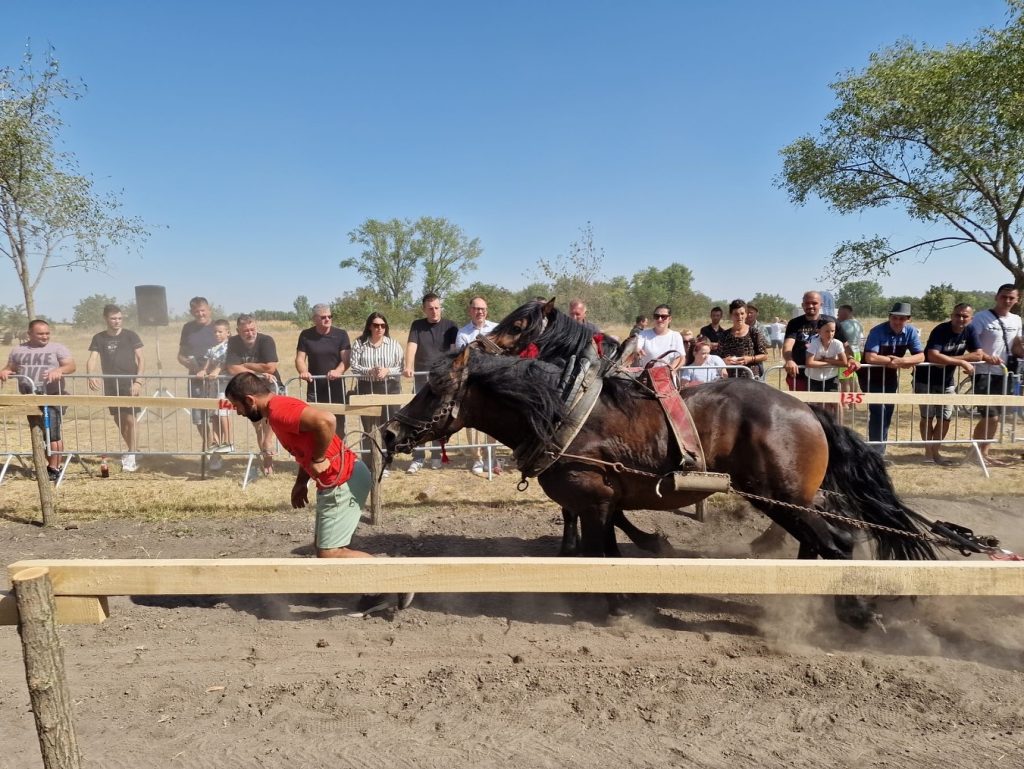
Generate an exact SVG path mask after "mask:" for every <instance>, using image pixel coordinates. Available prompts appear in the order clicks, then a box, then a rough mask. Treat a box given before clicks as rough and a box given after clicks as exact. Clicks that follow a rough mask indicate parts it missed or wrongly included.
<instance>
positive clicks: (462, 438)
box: [284, 371, 501, 478]
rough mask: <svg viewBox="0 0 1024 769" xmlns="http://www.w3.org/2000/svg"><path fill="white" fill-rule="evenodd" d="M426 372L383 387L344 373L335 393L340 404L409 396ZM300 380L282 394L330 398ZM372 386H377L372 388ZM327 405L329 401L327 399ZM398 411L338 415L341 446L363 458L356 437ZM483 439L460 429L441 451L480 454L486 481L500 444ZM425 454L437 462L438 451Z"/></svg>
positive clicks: (362, 443)
mask: <svg viewBox="0 0 1024 769" xmlns="http://www.w3.org/2000/svg"><path fill="white" fill-rule="evenodd" d="M427 373H428V372H426V371H415V372H413V378H412V379H407V378H404V377H403V378H395V379H392V380H387V381H388V382H389V384H387V385H385V384H382V383H379V382H373V383H370V387H366V386H365V384H366V380H360V379H359V377H357V376H355V375H353V374H345V375H344V376H342V377H339V379H340V380H341V381H342V383H343V384H342V385H341V386H340V387H339V388H337V391H338V392H340V393H342V394H343V397H342V399H341V401H340V403H345V402H347V401H348V398H349V397H351V396H352V395H354V394H356V393H358V394H360V395H373V394H378V395H395V394H399V393H402V392H403V391H404V392H408V393H410V395H414V394H415V393H416V382H417V380H419V381H423V379H425V377H426V375H427ZM326 379H327V377H325V376H311V377H310V380H312V381H313V382H317V381H320V382H324V381H326ZM304 381H305V380H303V379H302V378H300V377H293V378H291V379H289V380H287V381H286V382H285V383H284V390H285V393H286V394H287V395H291V396H292V397H293V398H299V399H307V400H308V399H309V397H310V395H311V394H312V395H313V396H314V397H315V396H316V394H317V391H319V392H320V393H324V392H326V394H327V395H328V396H330V394H331V391H330V389H329V388H324V387H317V388H313V387H310V386H308V385H307V387H305V388H303V387H302V384H303V382H304ZM361 382H363V383H364V386H363V387H360V383H361ZM374 385H377V386H376V387H375V386H374ZM312 402H316V401H312ZM327 402H331V401H330V400H329V399H328V401H327ZM398 408H399V407H398V406H385V407H383V412H382V413H381V416H380V417H379V418H378V417H356V416H352V415H344V416H339V418H338V423H339V429H342V426H343V429H344V433H343V436H344V439H345V443H346V444H347V445H348V446H349V448H351V449H352V450H353V451H356V452H358V453H359V454H361V455H362V456H363V458H364V459H365V456H366V454H367V452H368V451H370V445H369V441H368V440H367V439H366V438H362V439H361V440H360V437H361V436H359V435H358V434H359V433H361V432H364V431H365V432H369V429H370V426H371V425H372V424H381V423H383V422H385V421H387V419H389V418H390V416H391V415H392V414H393V413H394V412H396V411H398ZM474 436H475V438H476V439H475V440H474V439H473V438H474ZM487 438H488V436H486V435H484V434H483V433H482V432H480V431H478V430H472V431H467V430H462V431H460V432H458V433H456V434H455V435H453V436H452V437H451V438H450V439H449V440H448V441H446V443H445V450H446V451H448V452H452V453H456V454H459V455H463V456H471V457H475V456H476V454H477V451H479V452H481V455H482V457H485V458H486V459H485V461H484V474H485V475H486V476H487V477H488V478H492V477H493V475H494V472H495V470H497V472H501V465H500V464H499V463H498V462H497V461H496V460H495V452H496V451H497V449H498V448H499V447H500V446H501V444H500V443H498V442H497V441H494V440H486V439H487ZM425 451H426V452H427V453H430V455H431V456H430V458H431V460H432V461H433V460H434V459H435V458H436V459H437V460H440V452H439V451H438V449H436V448H434V449H431V448H430V447H426V448H425ZM435 452H436V453H437V457H435V456H434V453H435Z"/></svg>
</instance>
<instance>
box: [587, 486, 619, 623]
mask: <svg viewBox="0 0 1024 769" xmlns="http://www.w3.org/2000/svg"><path fill="white" fill-rule="evenodd" d="M613 516H614V513H610V511H609V510H608V507H607V505H605V504H599V505H596V506H594V507H592V508H590V509H589V510H588V511H586V512H585V513H584V514H581V515H580V524H581V528H582V531H581V536H580V553H579V554H580V555H582V556H589V557H593V558H617V557H619V546H618V544H617V543H616V542H615V527H614V526H613V525H612V519H613ZM605 598H606V599H607V600H608V614H609V615H610V616H612V617H628V616H629V615H630V613H631V612H630V610H629V606H628V604H629V596H628V595H626V594H624V593H609V594H608V595H606V596H605Z"/></svg>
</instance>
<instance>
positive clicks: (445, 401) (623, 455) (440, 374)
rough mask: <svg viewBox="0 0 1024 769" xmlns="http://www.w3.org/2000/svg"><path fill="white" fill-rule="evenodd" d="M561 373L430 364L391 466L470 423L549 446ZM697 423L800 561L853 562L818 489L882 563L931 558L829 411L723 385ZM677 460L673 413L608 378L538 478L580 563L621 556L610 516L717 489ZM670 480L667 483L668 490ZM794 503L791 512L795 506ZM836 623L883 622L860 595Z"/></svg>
mask: <svg viewBox="0 0 1024 769" xmlns="http://www.w3.org/2000/svg"><path fill="white" fill-rule="evenodd" d="M561 376H562V367H561V366H558V365H554V364H551V363H548V362H546V361H541V360H535V359H520V358H514V357H505V356H495V355H489V354H486V353H484V352H483V351H481V350H480V349H478V348H477V347H475V346H470V347H467V348H466V349H465V350H463V351H462V352H461V353H458V354H456V355H453V356H450V357H448V358H446V359H444V360H442V361H439V363H438V364H437V365H436V366H435V367H434V369H433V371H432V372H431V374H430V378H429V386H428V387H424V388H422V389H421V390H420V392H419V393H417V394H416V396H415V397H414V398H413V400H412V401H411V402H410V403H409V404H408V405H406V407H405V408H403V409H402V410H401V411H399V412H398V414H397V415H396V416H395V418H394V419H393V420H392V421H391V422H390V423H388V425H386V427H385V430H384V441H385V445H386V447H387V454H388V459H389V460H390V458H391V456H392V455H393V454H394V453H395V452H408V451H410V450H411V449H412V448H413V447H414V446H416V445H419V444H421V443H424V442H426V441H430V440H437V439H444V438H447V437H449V436H451V435H453V434H454V433H456V432H458V431H459V430H461V429H462V428H464V427H475V428H477V429H479V430H482V431H484V432H486V433H487V434H488V435H492V436H494V437H495V438H497V439H498V440H499V441H501V442H502V443H504V444H505V445H506V446H508V447H510V448H512V449H513V450H514V451H515V452H516V455H517V457H519V456H523V455H524V454H526V453H530V452H532V451H534V449H535V448H536V447H546V448H547V449H548V450H553V451H557V449H556V448H555V447H554V445H553V443H552V436H553V434H554V432H555V430H556V428H557V426H558V425H559V423H560V422H561V421H562V420H563V419H564V418H565V416H566V415H565V413H564V408H565V407H564V406H563V404H562V402H561V399H560V397H559V381H560V379H561ZM684 398H685V399H686V403H687V406H688V407H689V409H690V410H691V413H692V414H693V415H694V420H695V422H696V426H697V430H698V433H699V435H700V439H701V442H702V444H703V447H704V452H705V455H706V460H707V465H708V470H709V471H712V472H718V473H727V474H728V475H729V476H730V477H731V478H732V486H733V488H734V489H736V490H738V491H741V492H745V493H747V494H753V495H756V497H755V498H751V503H752V504H753V505H754V506H755V507H757V508H758V509H759V510H761V511H762V512H763V513H765V515H767V516H768V517H769V518H771V519H772V520H773V521H776V522H777V523H778V524H779V525H781V526H782V527H783V528H784V529H786V531H788V532H789V533H790V534H791V535H792V536H793V537H795V538H796V539H797V540H798V541H799V543H800V557H801V558H814V557H822V558H830V559H849V558H851V557H852V553H853V547H854V544H855V542H856V540H857V536H856V535H855V532H856V531H857V530H856V529H853V528H849V527H847V526H845V525H838V524H835V523H833V522H831V521H830V520H829V519H827V518H825V517H822V516H820V515H818V514H816V513H815V512H814V511H813V510H812V509H811V508H815V509H823V508H826V507H831V506H832V505H831V501H832V498H831V497H830V496H828V495H824V494H822V491H831V492H837V493H839V494H841V495H842V505H843V514H844V515H845V516H848V517H850V518H853V519H857V520H861V521H866V522H868V523H874V524H881V525H884V526H886V527H889V528H890V529H892V530H894V531H886V530H874V531H875V534H874V536H875V539H876V543H877V548H878V554H879V557H881V558H898V559H931V558H934V557H935V553H934V551H933V549H932V547H931V546H930V545H929V544H928V543H927V542H926V541H922V540H921V539H916V538H914V537H913V536H901V533H902V532H906V533H907V534H910V535H914V534H916V533H918V532H919V531H921V526H920V524H919V523H918V522H917V520H916V517H915V514H914V513H913V512H912V511H910V510H908V509H907V508H906V507H905V506H904V505H903V504H902V503H901V502H900V501H899V499H898V497H897V496H896V494H895V492H894V490H893V489H892V485H891V483H890V481H889V478H888V476H887V474H886V472H885V468H884V465H883V464H882V460H881V458H880V457H879V455H878V454H876V453H875V452H874V451H872V450H871V449H870V448H869V447H868V446H867V444H865V443H864V442H863V441H861V440H860V439H859V438H858V437H857V436H856V435H855V434H854V433H853V432H851V431H849V430H848V429H846V428H843V427H841V426H838V425H836V424H835V423H834V422H833V421H832V420H831V419H830V418H829V417H828V416H827V415H825V414H822V413H819V412H816V411H813V410H812V409H810V408H808V407H807V406H806V405H805V404H804V403H802V402H800V401H798V400H796V399H794V398H791V397H790V396H788V395H786V394H785V393H782V392H779V391H778V390H775V389H774V388H772V387H769V386H768V385H766V384H763V383H761V382H755V381H751V380H740V379H735V380H727V381H723V382H720V383H712V384H705V385H701V386H700V387H696V388H691V389H689V390H687V391H686V392H685V394H684ZM680 459H681V455H680V450H679V448H678V446H677V445H676V442H675V440H674V439H673V437H672V434H671V430H670V428H669V427H668V424H667V421H666V419H665V416H664V412H663V411H662V409H661V406H660V405H659V404H658V403H657V402H656V400H655V399H654V397H653V396H652V395H651V393H650V392H649V391H646V390H644V389H643V388H640V387H638V386H637V385H636V383H635V382H633V381H632V380H629V379H625V378H616V377H611V378H608V379H606V380H605V381H604V385H603V390H602V392H601V396H600V399H599V400H598V402H597V404H596V406H595V407H594V410H593V412H592V413H591V415H590V417H589V419H588V420H587V421H586V422H585V424H584V425H583V427H582V429H581V430H580V432H579V434H578V435H577V436H576V438H575V439H574V440H573V441H572V442H571V443H570V445H569V446H567V447H565V451H564V453H562V454H561V456H560V457H559V458H558V459H557V460H556V461H555V462H554V463H553V464H552V465H551V466H550V467H548V468H547V469H546V470H544V471H543V472H542V473H541V474H540V475H539V476H538V480H539V482H540V484H541V487H542V488H543V489H544V492H545V493H546V494H547V495H548V497H550V498H551V499H552V500H554V501H555V502H557V503H558V504H560V505H561V506H562V507H563V508H566V509H572V510H574V511H576V512H577V513H578V514H579V515H580V518H581V523H582V540H581V554H582V555H589V556H611V555H616V554H617V552H616V550H615V548H614V536H613V533H612V522H613V517H614V514H615V511H621V510H636V509H645V510H670V509H676V508H679V507H685V506H687V505H691V504H694V503H695V502H697V501H699V500H700V499H702V498H704V497H706V496H707V494H708V492H698V491H692V490H689V491H676V490H674V487H673V484H672V480H671V478H672V475H671V474H672V473H673V471H674V470H676V469H677V468H678V467H679V463H680ZM662 479H667V480H662ZM787 505H794V506H796V507H789V506H787ZM836 611H837V614H838V616H839V617H840V619H842V620H843V621H845V622H848V623H849V624H851V625H854V626H857V627H865V626H867V625H868V624H869V623H870V622H871V621H872V620H873V619H874V618H875V617H876V615H875V614H874V611H873V607H872V606H871V605H870V604H868V603H867V602H865V601H864V600H863V599H861V598H859V597H856V596H840V597H838V598H837V599H836Z"/></svg>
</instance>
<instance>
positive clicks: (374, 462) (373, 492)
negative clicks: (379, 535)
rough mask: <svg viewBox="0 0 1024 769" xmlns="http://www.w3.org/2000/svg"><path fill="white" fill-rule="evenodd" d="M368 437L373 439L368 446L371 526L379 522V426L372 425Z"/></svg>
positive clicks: (380, 468)
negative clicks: (370, 476)
mask: <svg viewBox="0 0 1024 769" xmlns="http://www.w3.org/2000/svg"><path fill="white" fill-rule="evenodd" d="M370 436H371V437H372V438H373V440H372V441H371V445H370V475H372V476H373V479H372V481H371V483H370V523H371V524H372V525H373V526H378V525H380V522H381V517H382V516H381V507H382V505H381V498H380V480H379V479H380V473H381V470H383V469H384V464H383V458H382V457H381V454H380V452H379V451H377V447H378V446H382V445H383V438H382V437H381V434H380V426H379V425H374V426H373V429H372V430H371V431H370Z"/></svg>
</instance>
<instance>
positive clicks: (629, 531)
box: [612, 508, 672, 555]
mask: <svg viewBox="0 0 1024 769" xmlns="http://www.w3.org/2000/svg"><path fill="white" fill-rule="evenodd" d="M612 523H613V524H614V525H615V526H618V527H619V529H621V530H622V533H623V534H625V535H626V536H627V537H629V539H630V540H631V541H632V542H633V544H634V545H636V546H637V547H639V548H640V549H641V550H646V551H647V552H648V553H654V554H655V555H671V554H672V545H670V544H669V541H668V538H667V537H665V536H664V535H662V534H658V533H657V532H646V531H644V530H643V529H638V528H637V527H636V526H634V525H633V522H632V521H630V520H629V519H628V518H627V517H626V514H625V513H624V512H622V509H621V508H619V509H616V511H615V512H614V513H612Z"/></svg>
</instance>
